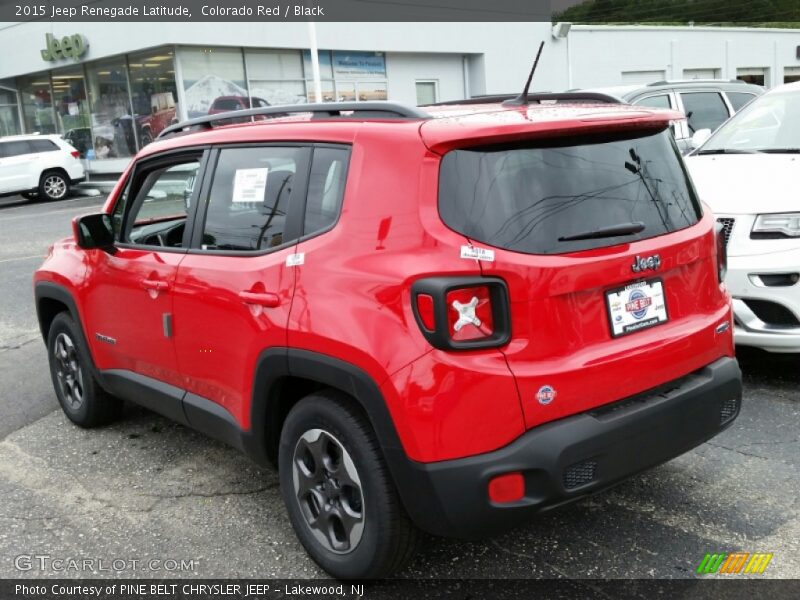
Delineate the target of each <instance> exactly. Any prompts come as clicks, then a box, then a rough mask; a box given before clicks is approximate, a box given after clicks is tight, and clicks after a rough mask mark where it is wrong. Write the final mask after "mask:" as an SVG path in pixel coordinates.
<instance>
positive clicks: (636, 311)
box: [605, 279, 669, 337]
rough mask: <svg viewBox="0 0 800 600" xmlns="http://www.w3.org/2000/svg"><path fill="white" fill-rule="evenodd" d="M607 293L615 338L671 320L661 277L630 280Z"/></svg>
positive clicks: (612, 333) (612, 331)
mask: <svg viewBox="0 0 800 600" xmlns="http://www.w3.org/2000/svg"><path fill="white" fill-rule="evenodd" d="M605 296H606V308H607V310H608V322H609V326H610V327H611V336H612V337H621V336H624V335H630V334H631V333H636V332H637V331H642V330H643V329H650V328H651V327H655V326H656V325H661V324H662V323H666V322H667V321H668V320H669V316H668V314H667V302H666V298H665V294H664V282H663V281H662V280H661V279H647V280H645V281H636V282H634V283H629V284H628V285H626V286H623V287H619V288H614V289H612V290H606V292H605Z"/></svg>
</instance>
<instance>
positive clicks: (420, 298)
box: [417, 294, 436, 331]
mask: <svg viewBox="0 0 800 600" xmlns="http://www.w3.org/2000/svg"><path fill="white" fill-rule="evenodd" d="M417 314H418V315H419V319H420V321H422V325H423V326H424V327H425V329H427V330H428V331H433V330H434V329H436V320H435V319H434V316H433V296H431V295H430V294H417Z"/></svg>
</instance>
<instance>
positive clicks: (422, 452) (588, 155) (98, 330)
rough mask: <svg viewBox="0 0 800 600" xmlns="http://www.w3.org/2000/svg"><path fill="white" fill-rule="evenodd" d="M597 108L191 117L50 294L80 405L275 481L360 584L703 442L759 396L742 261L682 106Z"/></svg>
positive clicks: (42, 316) (292, 511)
mask: <svg viewBox="0 0 800 600" xmlns="http://www.w3.org/2000/svg"><path fill="white" fill-rule="evenodd" d="M604 100H607V99H605V98H602V97H596V98H595V97H593V96H591V95H588V96H587V95H585V94H584V95H583V96H579V95H575V94H561V95H549V96H546V95H537V96H531V97H530V98H528V101H527V103H524V104H522V105H519V106H508V105H503V104H501V103H499V102H490V101H481V102H475V103H473V102H471V101H466V102H463V103H461V104H459V105H455V106H438V107H430V108H425V109H419V108H409V107H405V106H401V105H397V104H392V103H386V102H384V103H381V102H365V103H364V102H361V103H348V104H319V105H304V106H298V107H285V106H281V107H274V108H273V107H270V108H260V109H251V110H250V111H242V112H240V113H237V116H250V117H256V116H264V115H267V116H269V115H272V114H273V112H272V111H274V114H277V115H278V116H277V117H275V118H273V119H271V120H268V121H267V120H257V121H255V122H251V123H244V124H237V125H230V124H228V125H225V126H221V125H220V119H224V120H227V121H228V123H229V122H230V119H231V117H230V115H231V113H227V114H225V115H218V116H213V115H212V116H207V117H201V118H199V119H194V120H192V121H188V122H186V123H181V124H177V125H173V126H170V127H168V128H167V129H166V130H165V132H164V133H162V135H161V137H160V139H159V140H157V141H155V142H154V143H152V144H150V145H148V146H147V147H146V148H145V149H144V150H142V152H141V153H140V154H139V155H138V156H137V157H136V159H135V160H134V161H133V163H132V165H131V166H130V167H129V168H128V170H127V171H126V172H125V173H124V175H123V176H122V178H121V179H120V181H119V183H118V184H117V186H116V188H115V189H114V191H113V192H112V193H111V195H110V196H109V198H108V201H107V202H106V205H105V206H104V208H103V211H102V213H100V214H96V215H88V216H84V217H81V218H78V219H76V220H75V222H74V232H73V237H72V238H70V239H66V240H63V241H61V242H58V243H57V244H55V245H54V246H53V247H52V248H51V249H50V251H49V253H48V256H47V258H46V260H45V262H44V264H43V265H42V267H41V268H40V269H39V270H38V271H37V273H36V275H35V294H36V306H37V310H38V316H39V322H40V325H41V331H42V334H43V336H44V338H45V340H46V343H47V348H48V354H49V357H50V370H51V373H52V379H53V384H54V386H55V391H56V395H57V396H58V400H59V402H60V403H61V406H62V408H63V410H64V412H65V413H66V415H67V416H68V417H69V418H70V419H71V420H72V421H73V422H75V423H76V424H77V425H80V426H82V427H91V426H95V425H99V424H102V423H106V422H108V421H109V420H110V419H111V418H113V417H115V416H117V415H118V414H119V411H120V406H121V401H122V400H123V399H124V400H129V401H132V402H135V403H138V404H141V405H143V406H145V407H147V408H149V409H152V410H154V411H157V412H159V413H161V414H163V415H166V416H167V417H170V418H172V419H175V420H176V421H179V422H181V423H183V424H185V425H187V426H190V427H193V428H195V429H198V430H200V431H202V432H205V433H207V434H209V435H211V436H214V437H217V438H219V439H221V440H224V441H225V442H227V443H229V444H231V445H233V446H235V447H237V448H239V449H241V450H242V451H244V452H246V453H247V454H248V455H249V456H251V457H252V458H253V459H254V460H255V461H257V462H258V463H261V464H269V463H272V464H273V465H276V466H277V467H278V469H279V476H280V483H281V490H282V494H283V498H284V501H285V503H286V508H287V512H288V514H289V518H290V519H291V522H292V525H293V526H294V529H295V531H296V532H297V536H298V538H299V539H300V541H301V542H302V544H303V545H304V546H305V548H306V549H307V551H308V552H309V554H310V555H311V556H312V557H313V558H314V560H316V561H317V562H318V563H319V564H320V565H321V566H322V568H324V569H325V570H326V571H328V572H329V573H331V574H332V575H334V576H337V577H342V578H356V577H380V576H385V575H388V574H390V573H393V572H395V571H396V570H398V569H400V568H401V567H402V566H403V565H404V564H405V563H406V561H407V560H408V559H409V558H410V557H411V555H412V554H413V551H414V548H415V545H416V541H417V539H418V531H419V529H421V530H424V531H427V532H430V533H433V534H437V535H446V536H456V537H463V538H476V537H482V536H488V535H492V534H495V533H497V532H499V531H502V530H503V529H505V528H508V527H512V526H514V525H517V524H520V523H524V522H526V521H528V520H529V519H530V518H531V517H533V516H534V515H535V514H537V513H539V512H540V511H543V510H546V509H549V508H552V507H554V506H558V505H560V504H564V503H566V502H570V501H574V500H576V499H579V498H582V497H585V496H587V495H588V494H592V493H595V492H597V491H598V490H601V489H603V488H606V487H608V486H611V485H613V484H615V483H617V482H619V481H620V480H621V479H623V478H625V477H628V476H630V475H633V474H635V473H638V472H640V471H642V470H643V469H647V468H649V467H652V466H654V465H657V464H659V463H662V462H664V461H667V460H669V459H671V458H673V457H675V456H677V455H679V454H681V453H683V452H686V451H687V450H689V449H690V448H693V447H695V446H697V445H698V444H701V443H703V442H704V441H705V440H708V439H709V438H711V437H713V436H714V435H716V434H717V433H719V432H720V431H722V430H723V429H725V428H726V427H727V426H729V425H730V424H731V422H732V421H733V419H735V418H736V416H737V414H738V412H739V405H740V397H741V376H740V372H739V368H738V365H737V363H736V360H735V359H734V354H733V341H732V335H731V334H732V330H733V327H732V324H731V319H732V316H731V306H730V300H729V297H728V294H727V293H726V290H725V288H724V286H723V285H722V283H721V281H722V275H723V272H724V269H725V258H724V249H723V248H724V246H723V245H722V244H720V243H719V241H720V239H719V237H717V235H716V232H715V227H714V219H713V217H712V216H711V213H710V212H709V211H708V210H707V209H706V210H704V209H703V208H702V207H701V204H700V202H699V201H698V199H697V195H696V193H695V190H694V188H693V187H692V182H691V180H690V179H689V176H688V175H687V172H686V169H685V168H684V165H683V162H682V161H681V158H680V153H679V151H678V149H677V148H676V146H675V143H674V141H673V138H672V136H671V134H670V130H669V125H670V120H671V119H676V118H679V116H678V115H676V114H673V113H668V112H660V111H653V110H648V109H642V108H641V107H631V106H623V105H619V104H612V103H608V102H604ZM295 113H296V114H295Z"/></svg>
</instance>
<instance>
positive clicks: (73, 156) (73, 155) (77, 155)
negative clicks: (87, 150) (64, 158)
mask: <svg viewBox="0 0 800 600" xmlns="http://www.w3.org/2000/svg"><path fill="white" fill-rule="evenodd" d="M70 154H71V155H72V158H80V157H81V153H80V152H78V151H77V150H73V151H72V152H70Z"/></svg>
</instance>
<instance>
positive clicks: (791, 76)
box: [783, 67, 800, 83]
mask: <svg viewBox="0 0 800 600" xmlns="http://www.w3.org/2000/svg"><path fill="white" fill-rule="evenodd" d="M795 81H800V67H786V68H785V69H784V70H783V83H794V82H795Z"/></svg>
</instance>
